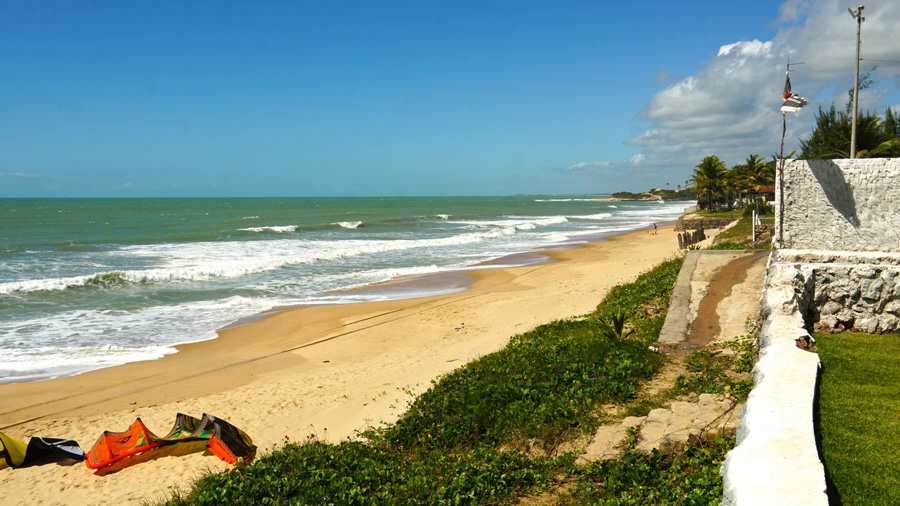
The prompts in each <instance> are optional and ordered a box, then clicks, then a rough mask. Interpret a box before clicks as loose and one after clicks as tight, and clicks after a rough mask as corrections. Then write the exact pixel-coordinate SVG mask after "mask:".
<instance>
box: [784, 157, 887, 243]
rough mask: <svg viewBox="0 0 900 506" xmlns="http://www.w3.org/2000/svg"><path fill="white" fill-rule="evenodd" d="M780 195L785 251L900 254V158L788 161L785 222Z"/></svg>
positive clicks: (786, 164) (785, 176)
mask: <svg viewBox="0 0 900 506" xmlns="http://www.w3.org/2000/svg"><path fill="white" fill-rule="evenodd" d="M781 190H782V188H780V185H779V184H777V181H776V185H775V192H776V195H775V203H776V206H775V207H776V211H775V213H776V214H775V224H776V227H779V228H780V225H781V224H782V223H783V226H784V229H783V243H782V245H781V247H782V248H787V249H809V250H830V251H891V252H897V251H900V158H869V159H855V160H788V161H787V162H786V163H785V167H784V213H783V214H784V216H783V217H782V216H781V214H782V213H781V211H782V210H781V209H780V208H779V205H778V204H779V203H780V202H781V198H782V196H781ZM782 219H783V222H782ZM778 232H779V231H777V232H776V238H777V237H779V234H778Z"/></svg>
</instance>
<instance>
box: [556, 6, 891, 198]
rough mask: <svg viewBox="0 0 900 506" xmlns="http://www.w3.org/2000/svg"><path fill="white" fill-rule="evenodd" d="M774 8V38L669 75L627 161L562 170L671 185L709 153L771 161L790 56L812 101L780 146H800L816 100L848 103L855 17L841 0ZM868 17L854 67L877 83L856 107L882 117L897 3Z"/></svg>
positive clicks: (736, 46)
mask: <svg viewBox="0 0 900 506" xmlns="http://www.w3.org/2000/svg"><path fill="white" fill-rule="evenodd" d="M774 14H775V13H773V22H774V23H777V24H778V25H780V27H779V30H778V33H777V34H776V35H775V36H774V37H773V38H772V39H771V40H767V41H760V40H756V39H754V40H740V41H735V42H733V43H730V44H725V45H722V46H721V47H719V48H718V51H717V53H716V55H715V57H714V58H712V59H711V60H710V61H709V62H707V63H706V65H705V67H704V68H703V69H702V70H700V71H699V72H697V73H696V74H694V75H690V76H687V77H684V78H682V79H679V80H675V81H674V82H672V81H670V82H671V84H669V85H668V86H666V87H665V88H663V89H662V90H660V91H659V92H657V93H656V94H655V95H654V96H653V97H652V98H651V99H650V101H649V102H648V104H647V105H646V106H645V107H644V108H643V110H641V111H640V113H639V116H638V119H639V120H644V121H647V122H649V124H650V126H649V127H648V128H646V129H645V130H643V131H642V132H641V133H640V134H638V135H636V136H635V137H633V138H632V139H630V140H629V141H628V143H629V144H630V145H632V146H635V147H637V148H639V149H640V151H639V152H638V153H637V154H635V155H634V156H633V157H631V159H629V160H610V161H593V162H580V163H576V164H574V165H572V166H570V167H569V169H568V170H567V172H569V173H570V174H574V175H580V176H582V177H589V178H592V177H598V176H600V177H610V176H613V175H616V174H619V175H626V174H627V176H628V180H630V181H643V182H644V183H645V184H646V185H652V184H656V185H658V184H661V182H662V179H664V180H665V181H666V182H671V184H672V186H673V187H674V186H675V185H676V184H679V183H681V182H683V181H684V180H685V179H686V178H687V177H689V176H690V173H691V171H692V170H693V168H694V167H695V166H696V165H697V164H698V163H699V162H700V160H701V159H702V158H703V157H704V156H707V155H713V154H714V155H717V156H719V157H720V158H722V159H723V160H724V161H725V162H726V164H728V165H729V166H731V165H736V164H739V163H742V162H743V161H744V160H745V159H746V158H747V157H748V156H749V155H750V154H760V155H762V156H763V157H764V158H767V159H768V158H770V157H771V156H772V155H773V154H777V153H778V150H779V146H780V142H781V130H782V121H781V113H780V112H779V106H780V105H781V92H782V89H783V86H784V71H785V65H786V64H787V62H788V59H790V61H792V62H805V63H804V64H803V65H798V66H796V67H792V70H791V83H792V85H793V91H794V92H795V93H797V94H799V95H801V96H804V97H806V98H807V99H808V100H809V101H810V104H809V105H808V106H807V107H806V108H805V109H804V110H803V111H802V112H801V113H800V114H799V115H797V116H794V115H788V118H787V134H786V136H785V153H790V152H791V151H792V150H794V149H799V147H800V143H799V138H805V137H807V136H808V135H809V133H810V132H811V131H812V127H813V125H814V123H815V114H816V112H817V110H818V107H819V106H822V107H824V108H827V107H830V106H831V104H832V103H834V105H835V106H836V107H838V108H839V109H842V108H843V107H844V105H845V104H846V102H847V100H848V96H847V90H848V89H850V88H851V87H852V85H853V69H854V65H853V58H854V57H855V53H856V30H855V21H854V20H853V18H852V17H851V16H850V15H849V13H848V12H847V6H846V5H844V3H842V2H839V1H837V0H787V1H786V2H785V3H784V4H782V6H781V8H780V12H779V13H778V17H777V18H776V17H775V16H774ZM864 17H865V22H864V23H863V26H862V62H861V64H860V73H863V72H865V71H867V70H870V69H871V68H872V67H875V66H877V70H876V71H875V72H873V73H872V77H873V78H874V83H873V85H872V86H871V87H870V88H869V89H866V90H863V91H862V92H861V93H860V110H871V111H874V112H876V113H878V114H882V113H883V112H884V108H885V107H886V106H892V105H893V106H896V102H897V100H898V98H897V94H896V92H897V89H898V82H900V80H898V76H900V36H898V34H897V29H896V28H897V27H898V26H900V3H894V2H885V3H881V4H878V5H870V6H867V8H866V9H865V11H864ZM661 73H665V72H664V71H661ZM892 93H893V94H892ZM892 99H893V102H892V101H891V100H892ZM638 189H646V188H638Z"/></svg>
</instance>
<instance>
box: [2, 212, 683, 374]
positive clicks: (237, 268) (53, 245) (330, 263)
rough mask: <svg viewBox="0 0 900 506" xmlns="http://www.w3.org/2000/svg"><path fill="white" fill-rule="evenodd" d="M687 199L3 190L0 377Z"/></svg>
mask: <svg viewBox="0 0 900 506" xmlns="http://www.w3.org/2000/svg"><path fill="white" fill-rule="evenodd" d="M689 204H690V202H671V203H657V202H604V201H597V200H595V199H594V198H592V197H571V198H569V197H557V196H554V197H551V196H516V197H466V198H459V197H447V198H411V197H409V198H266V199H247V198H241V199H230V198H219V199H52V200H41V199H3V200H0V356H2V357H4V359H3V361H2V362H0V382H5V381H20V380H27V379H38V378H47V377H54V376H60V375H66V374H75V373H79V372H84V371H87V370H91V369H96V368H100V367H107V366H111V365H117V364H122V363H125V362H131V361H136V360H146V359H153V358H158V357H161V356H163V355H165V354H167V353H172V352H174V351H175V350H174V348H172V346H173V345H175V344H179V343H185V342H194V341H201V340H205V339H211V338H214V337H215V331H216V330H217V329H220V328H222V327H224V326H226V325H228V324H230V323H233V322H234V321H236V320H238V319H240V318H245V317H248V316H252V315H254V314H258V313H260V312H263V311H266V310H268V309H270V308H272V307H277V306H286V305H295V304H304V303H348V302H358V301H365V300H374V299H378V298H385V297H391V294H390V293H379V294H377V295H375V294H365V295H364V294H359V293H357V294H353V293H347V294H341V295H335V294H328V293H326V292H329V291H333V290H336V289H341V288H349V287H356V286H362V285H367V284H371V283H376V282H379V281H384V280H387V279H391V278H393V277H396V276H401V275H407V274H423V273H432V272H441V271H448V270H454V269H460V268H463V267H466V266H472V265H474V264H477V263H479V262H482V261H485V260H489V259H492V258H497V257H501V256H504V255H508V254H512V253H517V252H522V251H529V250H535V249H540V248H547V247H554V246H559V245H562V244H570V243H577V242H584V241H588V240H594V239H596V238H597V237H599V236H602V235H608V234H612V233H615V232H620V231H625V230H632V229H636V228H641V227H645V226H648V225H650V224H652V223H654V222H656V223H659V222H664V221H670V220H674V219H675V218H677V217H678V216H679V215H680V214H681V212H682V210H683V209H684V207H686V206H687V205H689Z"/></svg>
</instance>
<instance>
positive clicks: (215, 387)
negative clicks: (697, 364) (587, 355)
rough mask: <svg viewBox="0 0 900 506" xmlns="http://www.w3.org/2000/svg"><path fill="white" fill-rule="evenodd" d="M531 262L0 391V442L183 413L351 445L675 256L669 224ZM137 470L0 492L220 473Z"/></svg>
mask: <svg viewBox="0 0 900 506" xmlns="http://www.w3.org/2000/svg"><path fill="white" fill-rule="evenodd" d="M542 254H544V255H546V256H548V257H551V258H552V259H553V260H555V261H552V262H544V263H539V264H534V265H528V266H524V267H515V268H495V269H483V270H473V271H470V272H468V273H467V276H469V277H471V278H472V279H473V280H474V281H473V282H472V283H471V286H470V288H469V289H467V290H464V291H459V292H456V293H452V294H447V295H439V296H431V297H422V298H413V299H404V300H394V301H386V302H375V303H361V304H350V305H335V306H314V307H303V308H297V309H291V310H286V311H283V312H278V313H275V314H272V315H270V316H267V317H265V318H262V319H259V320H258V321H254V322H252V323H249V324H246V325H242V326H239V327H235V328H230V329H227V330H223V331H221V332H220V336H219V338H218V339H215V340H211V341H206V342H201V343H195V344H189V345H183V346H179V347H178V349H179V352H178V353H176V354H174V355H169V356H166V357H164V358H162V359H159V360H155V361H145V362H136V363H131V364H126V365H123V366H118V367H112V368H108V369H102V370H98V371H93V372H89V373H85V374H82V375H78V376H70V377H65V378H58V379H52V380H45V381H36V382H27V383H11V384H3V385H0V399H2V403H0V405H2V408H0V430H2V431H3V432H5V433H7V434H9V435H11V436H13V437H18V438H20V439H25V440H27V438H28V437H29V436H32V435H35V436H47V437H62V438H72V439H75V440H77V441H78V442H79V443H81V446H82V448H83V449H85V450H87V449H89V448H90V446H91V445H92V444H93V443H94V441H95V440H96V439H97V437H98V436H99V435H100V434H101V433H102V432H103V431H104V430H113V431H121V430H124V429H125V428H126V427H127V426H128V425H129V424H130V423H131V422H132V421H134V419H135V418H136V417H141V418H142V419H143V420H144V422H145V423H146V425H147V426H148V427H149V428H150V429H151V430H152V431H154V432H155V433H157V434H165V433H166V432H167V431H168V430H169V428H170V427H171V424H172V422H173V421H174V419H175V415H176V413H178V412H183V413H187V414H190V415H193V416H196V417H199V416H200V415H201V414H202V413H210V414H213V415H216V416H219V417H221V418H224V419H226V420H228V421H230V422H231V423H233V424H234V425H236V426H238V427H240V428H242V429H243V430H244V431H245V432H247V433H248V434H249V435H250V436H251V437H252V438H253V440H254V443H256V444H257V445H258V446H259V448H260V451H261V452H265V451H268V450H269V449H271V448H272V447H273V446H277V445H279V444H280V443H282V442H283V441H285V439H286V438H288V439H290V440H303V439H305V438H307V437H308V436H309V435H316V436H318V437H319V438H321V439H326V440H328V441H332V442H334V441H339V440H342V439H345V438H351V437H353V436H354V434H355V433H356V432H357V431H358V430H361V429H364V428H365V427H367V426H370V425H377V424H379V423H381V422H390V421H393V420H394V419H395V418H396V416H398V415H399V414H400V413H401V412H402V411H403V409H404V408H405V406H406V403H407V401H408V400H409V399H411V396H413V395H415V394H417V393H420V392H422V391H424V390H425V389H427V388H428V386H429V384H430V382H431V381H432V380H433V379H434V378H436V377H438V376H440V375H441V374H443V373H446V372H448V371H450V370H452V369H454V368H456V367H458V366H460V365H462V364H464V363H466V362H468V361H471V360H473V359H475V358H477V357H479V356H482V355H484V354H487V353H491V352H493V351H496V350H498V349H500V348H501V347H503V346H504V345H505V344H506V343H507V341H508V340H509V338H510V337H511V336H513V335H515V334H517V333H520V332H524V331H527V330H529V329H531V328H533V327H535V326H537V325H540V324H543V323H546V322H550V321H552V320H555V319H559V318H565V317H570V316H576V315H580V314H584V313H587V312H589V311H591V310H592V309H594V307H595V306H596V305H597V303H598V302H599V301H600V300H601V298H602V297H603V295H604V294H605V293H606V292H607V291H608V290H609V288H611V287H612V286H615V285H617V284H619V283H622V282H627V281H630V280H633V279H634V278H636V277H637V276H638V274H640V273H641V272H644V271H646V270H648V269H650V268H651V267H653V266H654V265H656V264H658V263H659V262H661V261H663V260H665V259H667V258H672V257H674V256H675V255H677V254H679V253H678V246H677V241H676V237H675V234H674V232H673V226H671V225H670V226H665V227H660V229H659V234H658V235H650V234H648V233H647V232H646V231H644V230H642V231H636V232H630V233H626V234H622V235H618V236H615V237H611V238H609V239H608V240H607V241H604V242H600V243H595V244H587V245H584V246H583V247H579V248H577V249H565V250H552V251H546V252H543V253H542ZM195 450H196V447H195ZM158 455H159V457H158V458H154V457H157V456H158ZM140 459H141V460H142V461H143V460H146V461H144V462H141V463H139V464H136V465H132V466H130V467H126V468H124V469H122V470H120V471H117V472H114V473H108V474H106V475H103V476H98V475H95V474H94V473H93V472H92V471H90V470H89V469H87V467H85V466H84V464H82V463H76V464H71V463H70V464H48V465H43V466H36V467H31V468H26V469H15V470H14V469H11V468H8V467H7V468H2V469H0V488H2V490H3V495H4V496H5V497H6V498H7V499H10V498H15V499H16V500H17V503H18V504H42V505H53V504H131V503H138V502H139V501H142V500H156V499H161V498H163V497H165V496H167V495H168V493H169V491H170V490H172V489H173V488H174V487H181V488H187V487H188V486H189V485H190V483H191V482H192V481H193V480H194V479H196V478H197V477H199V476H200V475H202V473H204V472H205V471H207V470H224V469H227V468H228V467H229V466H228V465H227V464H225V463H224V462H222V461H220V460H219V459H217V458H216V457H215V456H212V455H211V454H209V453H208V452H205V451H203V452H201V451H195V452H194V453H190V454H187V455H171V454H165V455H164V456H163V454H162V452H160V453H156V452H150V453H149V454H145V455H144V456H142V457H140Z"/></svg>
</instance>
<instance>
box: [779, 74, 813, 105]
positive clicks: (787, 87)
mask: <svg viewBox="0 0 900 506" xmlns="http://www.w3.org/2000/svg"><path fill="white" fill-rule="evenodd" d="M781 98H782V100H784V102H783V103H782V104H781V112H782V114H784V113H788V112H793V113H799V112H800V109H803V107H804V106H805V105H806V104H808V103H809V102H808V101H807V100H806V99H805V98H803V97H801V96H800V95H797V94H796V93H793V92H791V76H790V74H789V73H788V72H785V73H784V93H782V94H781Z"/></svg>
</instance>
